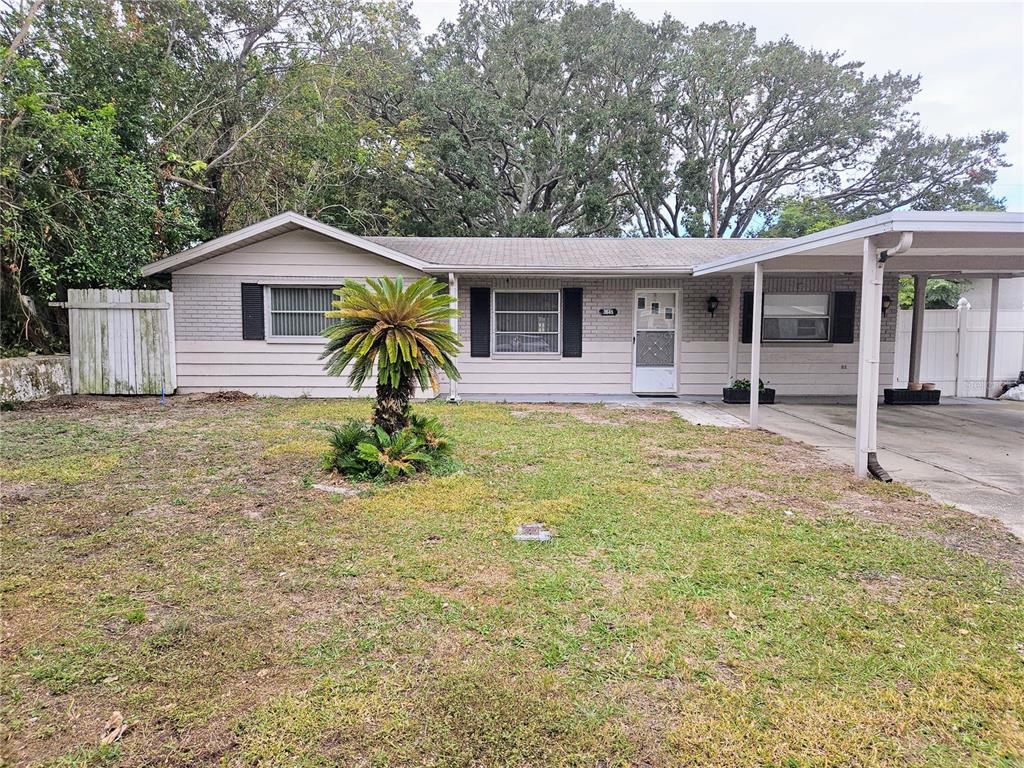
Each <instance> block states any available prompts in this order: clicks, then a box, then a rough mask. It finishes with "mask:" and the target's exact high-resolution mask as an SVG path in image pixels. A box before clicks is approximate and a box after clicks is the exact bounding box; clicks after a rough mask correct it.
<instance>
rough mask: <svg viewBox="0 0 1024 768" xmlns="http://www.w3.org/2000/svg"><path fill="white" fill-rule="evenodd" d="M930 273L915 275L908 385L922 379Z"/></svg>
mask: <svg viewBox="0 0 1024 768" xmlns="http://www.w3.org/2000/svg"><path fill="white" fill-rule="evenodd" d="M927 291H928V275H914V310H913V315H911V323H910V369H909V370H908V371H907V386H908V387H909V386H910V385H911V383H916V382H919V381H921V348H922V345H923V344H924V304H925V296H926V295H927Z"/></svg>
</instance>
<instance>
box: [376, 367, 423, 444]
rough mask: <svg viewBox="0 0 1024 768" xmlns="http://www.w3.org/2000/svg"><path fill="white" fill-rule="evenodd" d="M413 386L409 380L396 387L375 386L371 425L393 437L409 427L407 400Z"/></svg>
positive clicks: (387, 385)
mask: <svg viewBox="0 0 1024 768" xmlns="http://www.w3.org/2000/svg"><path fill="white" fill-rule="evenodd" d="M414 386H415V385H414V384H413V382H412V380H411V379H409V380H406V381H403V382H402V383H400V384H399V385H398V386H397V387H392V386H390V385H389V384H378V385H377V402H376V404H375V405H374V407H373V425H374V426H375V427H380V428H381V429H383V430H384V431H385V432H387V433H388V434H389V435H393V434H395V433H396V432H399V431H401V430H403V429H405V428H406V427H407V426H409V398H411V397H412V393H413V389H414Z"/></svg>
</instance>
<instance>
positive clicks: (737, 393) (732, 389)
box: [722, 379, 775, 405]
mask: <svg viewBox="0 0 1024 768" xmlns="http://www.w3.org/2000/svg"><path fill="white" fill-rule="evenodd" d="M722 402H723V403H749V402H750V379H736V380H735V381H733V383H732V384H730V385H729V386H728V387H723V389H722ZM757 402H759V403H763V404H765V405H771V404H772V403H774V402H775V390H774V389H770V388H768V387H766V386H765V385H764V380H763V379H758V380H757Z"/></svg>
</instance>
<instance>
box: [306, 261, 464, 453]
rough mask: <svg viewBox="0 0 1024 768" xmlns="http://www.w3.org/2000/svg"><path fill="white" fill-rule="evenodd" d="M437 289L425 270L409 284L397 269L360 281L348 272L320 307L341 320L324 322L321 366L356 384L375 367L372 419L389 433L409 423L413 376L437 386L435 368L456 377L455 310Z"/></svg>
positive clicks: (439, 287) (440, 286)
mask: <svg viewBox="0 0 1024 768" xmlns="http://www.w3.org/2000/svg"><path fill="white" fill-rule="evenodd" d="M443 289H444V285H443V284H442V283H439V282H438V281H436V280H434V279H433V278H430V277H424V278H420V279H419V280H417V281H415V282H414V283H411V284H410V285H409V286H405V285H404V284H403V283H402V278H400V277H399V278H394V279H392V278H388V277H382V278H380V279H378V280H373V279H370V280H367V281H366V283H365V284H363V283H357V282H355V281H354V280H346V281H345V285H344V286H343V287H342V288H338V289H337V290H335V291H334V294H335V295H336V296H337V297H338V298H337V299H336V300H334V301H332V302H331V306H333V307H334V309H332V310H329V311H328V312H327V313H326V314H327V317H329V318H334V319H338V320H339V321H340V322H338V323H336V324H334V325H331V326H328V327H327V328H326V329H324V332H323V335H324V336H326V337H327V344H326V347H325V349H324V352H323V354H322V355H321V356H320V358H321V359H324V358H326V359H327V362H326V364H325V365H324V368H325V369H326V371H327V373H329V374H331V375H332V376H341V375H342V374H343V373H344V372H345V369H346V368H348V380H349V383H350V384H351V385H352V388H353V389H356V390H358V389H360V388H361V387H362V386H363V383H364V382H365V381H366V379H367V378H369V377H370V375H371V374H372V373H373V371H374V368H375V367H376V370H377V402H376V405H375V407H374V410H373V424H374V426H377V427H380V428H381V429H383V430H384V431H385V432H386V433H387V434H389V435H393V434H395V433H396V432H398V431H399V430H400V429H404V428H405V427H406V426H407V425H408V423H409V398H411V397H412V394H413V391H414V389H415V387H416V384H419V385H420V388H421V389H426V388H427V387H430V388H431V389H432V390H433V391H435V392H436V391H437V389H438V373H439V372H440V371H444V373H445V375H446V376H448V378H449V379H453V380H454V379H458V378H459V372H458V371H457V370H456V368H455V362H454V358H455V356H456V355H457V354H458V351H459V346H460V344H459V339H458V336H456V335H455V333H453V332H452V329H451V325H450V321H451V319H452V318H453V317H455V316H456V315H457V314H458V310H456V309H453V308H452V306H451V297H450V296H449V295H448V294H447V293H445V292H444V290H443ZM349 366H351V367H350V368H349Z"/></svg>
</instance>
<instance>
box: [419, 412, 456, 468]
mask: <svg viewBox="0 0 1024 768" xmlns="http://www.w3.org/2000/svg"><path fill="white" fill-rule="evenodd" d="M409 429H410V430H411V431H412V433H413V434H414V435H416V437H417V438H419V440H420V442H421V443H423V450H425V451H426V452H427V453H429V454H430V458H431V459H433V460H436V459H439V458H441V457H442V456H451V454H452V441H451V439H450V438H449V437H448V433H447V432H445V430H444V425H442V424H441V422H440V420H439V419H437V418H436V417H435V416H421V415H419V414H418V413H411V414H409Z"/></svg>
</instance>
